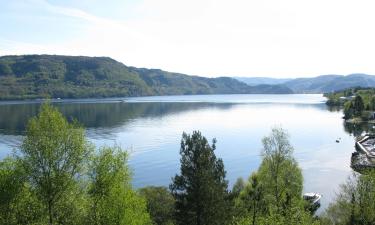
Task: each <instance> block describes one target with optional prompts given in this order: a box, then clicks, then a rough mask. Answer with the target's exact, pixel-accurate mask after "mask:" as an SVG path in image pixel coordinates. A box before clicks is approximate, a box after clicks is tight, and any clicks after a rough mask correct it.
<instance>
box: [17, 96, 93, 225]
mask: <svg viewBox="0 0 375 225" xmlns="http://www.w3.org/2000/svg"><path fill="white" fill-rule="evenodd" d="M20 150H21V155H22V158H21V161H22V164H23V167H24V169H25V173H26V174H27V179H28V181H29V183H30V185H31V188H32V189H33V191H35V192H36V193H37V196H38V198H39V199H40V200H41V202H42V203H43V205H44V206H45V208H46V211H47V212H46V215H48V223H49V224H50V225H53V224H56V223H57V222H58V221H57V220H59V219H66V218H67V217H66V216H65V214H64V213H65V212H66V211H67V209H69V208H71V207H74V206H75V205H74V204H72V201H74V200H75V199H76V198H75V197H74V195H75V194H77V193H79V191H77V190H76V188H78V185H77V178H78V176H79V175H80V174H81V171H82V170H83V166H84V162H85V160H86V159H87V158H88V156H89V155H90V153H91V146H90V144H89V143H88V142H87V140H86V137H85V133H84V130H83V129H82V128H81V127H80V126H79V125H78V124H77V123H69V122H68V121H67V120H66V119H65V118H64V117H63V116H62V114H61V113H60V112H59V111H58V110H57V109H56V108H54V107H52V106H51V105H50V104H48V103H46V104H43V105H42V107H41V111H40V113H39V114H38V116H37V117H35V118H32V119H31V120H30V121H29V123H28V126H27V130H26V137H25V139H24V141H23V143H22V146H21V149H20ZM72 195H73V196H72ZM77 199H78V198H77ZM71 200H72V201H71ZM59 209H60V210H59ZM72 211H74V212H76V210H72ZM70 216H72V215H70ZM71 222H72V221H71Z"/></svg>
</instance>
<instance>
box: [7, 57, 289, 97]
mask: <svg viewBox="0 0 375 225" xmlns="http://www.w3.org/2000/svg"><path fill="white" fill-rule="evenodd" d="M245 93H246V94H289V93H292V91H291V90H290V89H289V88H287V87H285V86H278V85H256V86H249V85H247V84H245V83H243V82H240V81H238V80H236V79H233V78H229V77H219V78H206V77H199V76H188V75H185V74H180V73H171V72H166V71H162V70H158V69H145V68H135V67H128V66H126V65H124V64H122V63H120V62H117V61H115V60H113V59H111V58H108V57H85V56H59V55H21V56H2V57H0V99H3V100H4V99H31V98H44V97H46V96H50V97H52V98H91V97H125V96H146V95H186V94H245Z"/></svg>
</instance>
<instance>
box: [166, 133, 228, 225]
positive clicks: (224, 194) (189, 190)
mask: <svg viewBox="0 0 375 225" xmlns="http://www.w3.org/2000/svg"><path fill="white" fill-rule="evenodd" d="M215 143H216V140H214V141H213V144H212V146H210V145H209V143H208V141H207V139H206V138H205V137H203V136H202V135H201V133H200V132H199V131H194V132H193V134H192V135H188V134H186V133H183V135H182V141H181V150H180V154H181V160H180V162H181V175H176V176H175V177H174V178H173V183H172V184H171V185H170V189H171V191H172V194H173V196H174V197H175V199H176V207H175V208H176V222H177V224H181V225H183V224H191V225H193V224H196V225H215V224H218V225H219V224H220V225H221V224H226V223H227V221H228V216H229V215H228V207H229V203H228V201H227V198H228V191H227V186H228V182H227V181H226V180H225V170H224V164H223V161H222V160H221V159H217V158H216V156H215V153H214V151H215V149H216V146H215Z"/></svg>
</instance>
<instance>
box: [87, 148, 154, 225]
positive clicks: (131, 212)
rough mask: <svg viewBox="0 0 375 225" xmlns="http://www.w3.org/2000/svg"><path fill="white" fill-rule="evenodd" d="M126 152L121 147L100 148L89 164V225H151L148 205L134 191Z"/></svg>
mask: <svg viewBox="0 0 375 225" xmlns="http://www.w3.org/2000/svg"><path fill="white" fill-rule="evenodd" d="M126 162H127V153H126V152H124V151H122V150H121V148H119V147H113V148H108V147H104V148H102V149H100V151H99V154H98V155H96V156H94V157H93V159H92V161H91V165H90V173H89V174H90V180H91V184H90V186H89V192H88V193H89V197H90V202H91V203H90V205H91V208H90V213H89V218H88V220H89V223H90V224H97V225H117V224H119V225H121V224H123V225H129V224H134V225H142V224H151V220H150V218H149V215H148V214H147V211H146V210H147V209H146V202H145V201H144V199H143V198H141V197H140V196H138V194H137V193H136V192H135V191H133V190H132V187H131V184H130V181H131V176H130V171H129V168H128V167H127V164H126Z"/></svg>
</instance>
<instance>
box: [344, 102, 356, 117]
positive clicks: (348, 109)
mask: <svg viewBox="0 0 375 225" xmlns="http://www.w3.org/2000/svg"><path fill="white" fill-rule="evenodd" d="M354 113H355V112H354V106H353V102H352V101H348V102H345V104H344V118H345V119H350V118H351V117H352V116H353V115H354Z"/></svg>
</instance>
